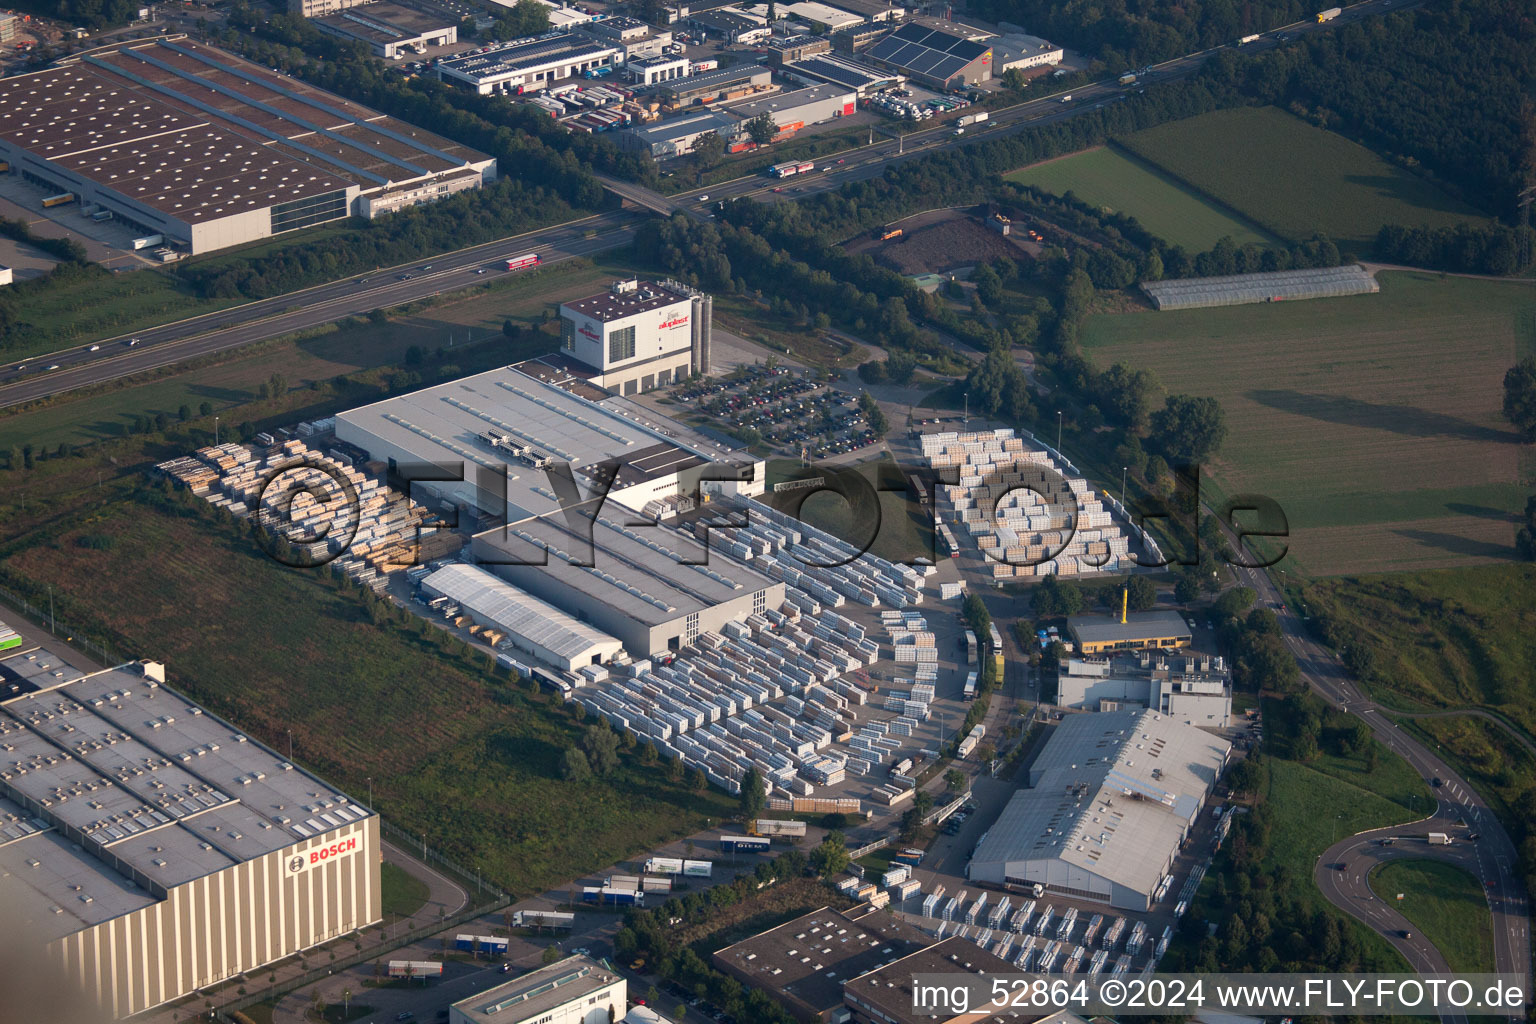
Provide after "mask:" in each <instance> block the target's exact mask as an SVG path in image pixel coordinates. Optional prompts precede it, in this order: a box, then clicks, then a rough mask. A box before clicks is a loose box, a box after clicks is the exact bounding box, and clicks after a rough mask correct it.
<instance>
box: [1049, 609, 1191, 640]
mask: <svg viewBox="0 0 1536 1024" xmlns="http://www.w3.org/2000/svg"><path fill="white" fill-rule="evenodd" d="M1067 629H1069V630H1071V631H1072V635H1073V636H1075V637H1077V639H1078V640H1079V641H1081V642H1083V643H1105V642H1120V641H1132V640H1154V639H1157V638H1159V637H1169V636H1184V637H1187V636H1190V635H1191V634H1190V629H1189V623H1188V622H1186V621H1185V620H1184V616H1183V615H1180V614H1179V613H1178V612H1171V611H1156V612H1131V613H1130V614H1129V615H1127V616H1126V621H1125V622H1124V623H1122V622H1121V621H1120V618H1119V616H1112V615H1073V616H1070V617H1069V618H1068V619H1067Z"/></svg>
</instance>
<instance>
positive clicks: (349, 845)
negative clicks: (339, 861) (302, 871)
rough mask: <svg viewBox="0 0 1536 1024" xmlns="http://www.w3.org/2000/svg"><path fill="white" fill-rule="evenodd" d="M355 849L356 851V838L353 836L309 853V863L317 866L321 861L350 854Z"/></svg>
mask: <svg viewBox="0 0 1536 1024" xmlns="http://www.w3.org/2000/svg"><path fill="white" fill-rule="evenodd" d="M355 849H357V837H356V836H353V837H352V838H351V839H343V840H342V841H341V842H339V843H332V844H331V845H330V846H322V847H320V849H318V850H311V851H309V862H310V863H311V864H319V863H320V862H321V861H323V860H330V859H331V858H332V857H339V856H341V855H342V854H344V853H351V852H352V851H353V850H355Z"/></svg>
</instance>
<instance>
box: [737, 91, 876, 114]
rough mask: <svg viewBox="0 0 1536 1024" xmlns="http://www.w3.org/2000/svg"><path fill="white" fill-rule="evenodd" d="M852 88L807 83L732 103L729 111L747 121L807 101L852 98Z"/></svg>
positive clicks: (815, 101)
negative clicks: (758, 97) (787, 90)
mask: <svg viewBox="0 0 1536 1024" xmlns="http://www.w3.org/2000/svg"><path fill="white" fill-rule="evenodd" d="M853 95H854V93H853V90H852V89H850V88H848V87H847V86H845V85H833V84H831V83H828V84H826V85H809V86H806V87H805V88H804V89H796V90H794V91H793V92H781V93H776V94H775V95H773V96H765V97H764V98H763V99H760V100H746V101H745V102H742V103H737V104H734V105H732V107H731V113H733V114H735V115H736V116H737V117H739V118H741V119H742V120H744V121H749V120H751V119H752V118H754V117H757V116H759V115H761V114H776V113H778V112H779V111H781V110H789V109H792V108H794V107H800V106H804V105H805V104H807V103H821V102H824V101H826V100H833V99H837V98H839V97H843V96H846V97H848V98H850V99H851V98H853Z"/></svg>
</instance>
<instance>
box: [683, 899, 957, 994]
mask: <svg viewBox="0 0 1536 1024" xmlns="http://www.w3.org/2000/svg"><path fill="white" fill-rule="evenodd" d="M931 944H932V940H931V939H929V938H928V936H927V935H925V934H923V933H922V932H921V931H919V930H918V929H917V928H915V927H913V926H912V925H909V924H907V923H906V922H905V921H903V920H902V919H901V918H899V917H896V916H894V915H892V914H888V913H886V912H885V911H883V910H877V909H875V908H874V907H871V906H868V905H865V906H862V907H856V908H854V909H851V910H841V911H839V910H832V909H830V908H828V907H822V908H821V909H820V910H813V911H811V912H810V913H809V914H804V915H802V916H800V917H797V918H795V919H794V920H792V921H786V922H784V923H783V924H781V925H779V926H778V927H777V928H770V929H768V930H767V931H765V932H759V933H758V934H757V935H753V936H752V937H751V938H747V939H742V940H741V941H740V942H738V943H736V944H735V945H733V946H727V947H726V948H724V949H722V950H720V951H719V952H718V953H716V954H715V955H714V956H713V957H711V960H712V961H713V962H714V965H715V967H716V968H718V969H719V970H720V971H722V972H723V973H725V974H727V975H729V976H731V977H732V978H735V979H736V980H737V981H739V982H741V984H742V985H743V986H744V987H745V988H748V989H762V990H763V991H764V992H766V993H768V994H769V995H771V996H772V997H773V999H774V1001H775V1002H777V1003H779V1004H780V1005H782V1006H783V1007H784V1008H785V1009H787V1010H788V1011H789V1012H790V1013H792V1014H794V1016H795V1019H796V1020H798V1021H801V1022H802V1024H831V1022H833V1021H837V1020H841V1019H843V1017H844V1016H845V1015H846V1010H845V1008H844V1005H843V984H844V983H845V982H846V981H848V979H850V978H857V977H858V976H860V975H862V974H866V973H868V972H869V971H872V970H875V969H876V968H878V967H882V966H884V965H886V964H888V963H890V962H891V961H892V960H897V959H900V958H902V957H905V956H907V955H908V954H910V953H915V952H917V951H918V950H920V949H924V948H926V947H927V946H929V945H931Z"/></svg>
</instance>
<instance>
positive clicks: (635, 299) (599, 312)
mask: <svg viewBox="0 0 1536 1024" xmlns="http://www.w3.org/2000/svg"><path fill="white" fill-rule="evenodd" d="M632 63H633V62H632ZM690 298H692V296H690V295H689V294H688V293H687V292H682V291H673V290H672V289H671V288H669V287H667V286H666V285H664V284H662V283H661V282H660V281H638V282H636V283H635V287H634V288H632V289H630V290H628V291H622V292H616V291H614V290H613V289H612V288H609V289H608V290H606V291H601V292H598V293H597V294H596V295H588V296H587V297H586V298H584V299H572V300H571V301H570V302H563V303H561V304H560V305H561V308H562V309H572V310H574V311H576V312H577V313H580V314H581V315H582V316H586V317H591V318H592V319H593V320H597V321H600V322H602V323H605V324H606V323H611V322H612V321H614V320H622V319H624V318H625V317H627V316H634V315H635V314H636V313H644V312H646V311H648V310H652V309H660V308H662V307H663V306H673V305H676V304H677V303H679V302H687V301H688V300H689V299H690Z"/></svg>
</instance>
